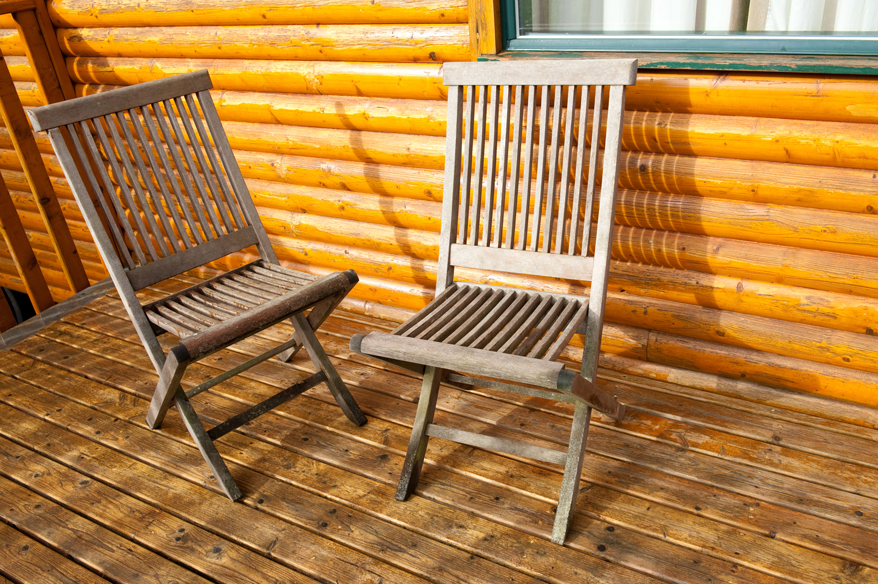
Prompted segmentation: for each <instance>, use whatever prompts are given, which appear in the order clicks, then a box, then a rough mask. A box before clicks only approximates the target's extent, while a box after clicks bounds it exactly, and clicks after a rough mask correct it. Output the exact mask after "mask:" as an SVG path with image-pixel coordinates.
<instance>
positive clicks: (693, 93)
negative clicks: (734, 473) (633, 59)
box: [0, 0, 878, 406]
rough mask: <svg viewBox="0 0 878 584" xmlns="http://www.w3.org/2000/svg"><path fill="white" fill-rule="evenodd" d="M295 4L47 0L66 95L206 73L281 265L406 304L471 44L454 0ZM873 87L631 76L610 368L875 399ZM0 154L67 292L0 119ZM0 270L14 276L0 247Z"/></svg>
mask: <svg viewBox="0 0 878 584" xmlns="http://www.w3.org/2000/svg"><path fill="white" fill-rule="evenodd" d="M291 4H292V3H287V2H282V1H279V0H261V1H259V2H242V1H240V0H209V1H208V0H203V1H201V2H198V3H192V2H190V1H188V0H166V1H163V2H149V3H146V2H139V1H135V0H113V1H110V0H55V1H54V2H51V3H50V5H49V9H50V14H51V18H52V21H53V23H54V25H55V26H56V27H57V30H58V38H59V42H60V44H61V48H62V50H63V51H64V52H65V54H66V55H68V58H67V64H68V69H69V72H70V75H71V77H72V79H73V81H74V83H75V84H76V91H77V93H79V94H87V93H92V92H95V91H103V90H107V89H110V88H112V87H115V86H119V85H130V84H133V83H137V82H140V81H146V80H149V79H155V78H158V77H163V76H168V75H173V74H177V73H183V72H186V71H190V70H195V69H200V68H208V69H209V70H210V72H211V74H212V76H213V80H214V84H215V91H214V96H215V99H216V102H217V106H218V109H219V113H220V116H221V117H222V118H223V120H224V123H225V125H226V129H227V132H228V134H229V138H230V140H231V142H232V145H233V147H234V148H235V149H236V150H237V152H236V155H237V157H238V160H239V162H240V163H241V165H242V168H243V172H244V175H245V176H246V177H247V180H248V182H249V186H250V189H251V191H252V194H253V196H254V199H255V201H256V204H257V206H258V207H259V209H260V212H261V214H262V216H263V220H264V222H265V224H266V227H267V229H268V231H269V233H270V235H271V236H272V238H273V242H274V245H275V247H276V250H277V252H278V255H279V257H280V258H281V260H282V261H283V262H285V263H286V264H287V265H290V266H291V267H294V268H299V269H304V270H307V271H311V272H325V271H329V270H335V269H342V268H348V267H353V268H355V269H356V270H357V272H358V273H359V274H360V277H361V284H360V285H359V286H358V287H357V288H356V289H355V291H354V292H353V294H352V296H353V297H354V298H355V300H354V302H353V303H352V304H350V305H349V307H351V308H354V309H357V310H361V311H363V312H366V313H369V314H376V315H380V316H385V317H391V318H399V319H401V318H404V316H405V315H406V313H407V311H411V310H416V309H418V308H420V307H421V306H423V305H424V304H425V303H426V302H427V301H428V300H429V299H430V298H431V297H432V291H433V287H434V283H435V261H436V258H437V255H438V231H439V217H440V207H441V198H442V169H443V165H444V160H443V156H444V132H445V116H446V111H445V101H444V100H445V90H444V88H443V86H442V83H441V65H442V63H443V62H446V61H456V60H469V59H470V58H471V52H470V47H469V42H470V41H469V38H470V37H469V25H468V19H469V11H468V8H467V4H466V2H465V1H462V0H461V1H457V2H455V1H454V0H436V1H434V0H313V1H312V2H308V3H297V4H296V6H297V8H293V7H292V6H291ZM0 25H2V26H3V27H4V29H3V30H0V51H2V53H3V54H4V55H7V56H9V57H8V59H7V61H8V63H9V65H10V70H11V72H12V74H13V77H14V78H15V80H16V82H17V87H18V91H19V95H20V96H21V99H22V101H23V102H24V103H25V105H26V106H27V105H36V104H38V103H39V102H40V96H39V93H38V91H37V89H36V87H35V85H34V83H33V75H32V72H31V71H30V68H29V67H28V65H27V61H26V59H25V58H24V48H23V46H22V45H21V43H20V41H19V39H18V34H17V32H16V31H15V30H14V25H13V23H12V21H11V19H8V20H2V21H0ZM876 94H878V81H875V80H873V79H872V78H869V77H863V78H855V77H827V76H824V77H821V76H795V75H785V74H784V75H781V74H776V75H770V74H755V73H753V74H749V73H730V74H725V73H724V74H712V73H694V72H693V73H690V72H657V71H648V70H643V71H642V72H641V74H640V76H639V78H638V85H637V86H636V87H634V88H632V89H631V90H629V92H628V99H627V103H626V110H627V113H626V125H625V133H624V143H623V149H624V152H623V170H622V177H621V188H622V191H621V194H620V203H619V208H618V211H617V219H616V221H617V229H616V234H615V244H614V250H613V254H614V258H615V261H614V263H613V267H612V280H611V283H610V288H611V292H610V296H609V300H608V309H607V310H608V312H607V314H608V319H609V321H610V322H609V323H608V325H607V326H606V328H605V334H606V338H605V340H604V343H603V351H604V355H603V357H602V365H604V366H605V367H608V368H611V369H617V370H623V371H631V372H635V373H640V374H649V375H652V376H655V377H658V378H663V379H674V380H676V381H681V380H682V378H681V377H680V376H681V375H682V373H681V372H684V373H685V372H686V371H695V372H705V373H708V374H716V375H718V376H721V377H722V378H731V379H734V380H737V381H736V382H735V383H738V384H739V385H740V384H742V383H743V384H746V383H749V382H755V383H758V384H763V385H767V386H770V387H774V388H781V389H791V390H795V391H804V392H811V393H816V394H821V395H827V396H831V397H835V398H840V399H845V400H850V401H855V402H859V403H863V404H869V405H873V406H878V337H876V331H878V245H876V244H878V178H876V171H878V132H876V123H878V105H876V104H878V102H876V101H875V98H874V96H875V95H876ZM38 141H39V145H40V148H41V151H42V153H43V158H44V161H45V163H46V165H47V167H48V169H49V173H50V175H51V176H52V177H53V178H54V180H55V183H56V190H57V193H58V196H59V197H60V199H61V203H62V206H63V209H64V212H65V215H66V217H67V219H68V221H69V223H70V227H71V231H72V233H73V236H74V238H75V239H76V241H77V245H78V247H79V249H80V254H81V257H82V259H83V261H84V265H85V267H86V270H87V272H88V275H89V277H90V279H91V280H92V281H95V280H99V279H101V278H103V277H104V276H105V273H104V271H103V268H102V266H101V263H100V260H99V258H98V256H97V252H96V250H95V248H94V246H93V245H92V243H91V240H90V237H89V234H88V232H87V230H86V228H85V225H84V223H83V222H82V218H81V216H80V214H79V212H78V210H77V209H76V206H75V204H74V203H73V200H72V195H71V193H70V191H69V189H68V188H67V187H66V185H65V183H64V180H63V178H62V174H61V170H60V168H59V166H58V164H57V162H56V160H55V158H54V156H53V154H52V151H51V148H50V146H49V144H48V141H47V140H46V139H45V137H44V136H39V137H38ZM0 169H2V173H3V178H4V179H5V180H6V182H7V184H8V186H9V188H10V190H11V191H12V195H13V198H14V200H15V203H16V205H17V206H18V210H19V213H20V215H21V217H22V219H23V222H24V224H25V226H26V227H27V228H28V229H30V232H29V236H30V238H31V241H32V244H33V246H34V248H35V251H36V252H37V257H38V260H39V261H40V264H41V266H42V267H43V269H44V272H45V273H46V278H47V281H48V282H49V284H50V286H51V289H52V291H53V293H54V295H55V296H56V298H57V299H60V298H63V297H64V296H65V295H67V294H69V292H68V291H67V290H66V288H65V286H64V281H63V275H62V274H61V272H60V268H59V267H58V264H57V260H56V258H55V257H54V255H53V253H52V251H51V246H50V245H49V243H48V241H46V236H45V234H44V233H43V232H41V231H40V229H41V227H40V225H41V224H40V223H39V221H38V219H39V217H38V215H36V206H35V203H34V200H33V196H32V195H31V194H30V193H29V192H28V190H27V183H26V181H25V180H24V176H23V174H22V173H21V168H20V164H19V163H18V160H17V158H16V156H15V153H14V152H13V151H12V149H11V143H10V140H9V138H8V134H6V133H5V130H4V129H2V128H0ZM246 259H248V258H245V257H239V258H234V259H233V262H235V263H240V262H242V261H244V260H246ZM459 273H460V275H461V276H463V277H465V278H470V279H476V280H479V279H481V278H482V277H483V275H481V274H478V273H472V272H466V271H461V272H459ZM518 282H519V283H522V284H525V285H536V286H540V287H544V288H545V289H548V290H558V291H583V290H587V286H584V285H582V284H581V283H577V282H568V281H530V282H528V281H521V280H518ZM0 285H3V286H8V287H10V288H13V289H21V288H20V282H19V281H18V279H17V274H16V272H15V268H14V266H13V265H12V263H11V260H10V259H9V256H8V254H7V253H6V251H5V250H0ZM575 349H576V348H575V347H574V348H573V349H572V350H570V351H568V354H569V356H570V357H572V358H575V353H576V350H575ZM691 375H692V376H691V377H690V379H689V381H690V382H691V383H714V382H711V381H705V380H704V379H702V380H700V381H699V379H700V378H699V377H698V375H699V374H698V373H693V374H691ZM684 376H685V375H684ZM705 379H706V378H705ZM711 379H719V378H718V377H717V378H711ZM732 391H733V389H732Z"/></svg>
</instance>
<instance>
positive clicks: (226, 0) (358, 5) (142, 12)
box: [50, 0, 467, 27]
mask: <svg viewBox="0 0 878 584" xmlns="http://www.w3.org/2000/svg"><path fill="white" fill-rule="evenodd" d="M50 7H51V8H50V10H51V15H52V20H53V22H55V24H56V25H57V26H59V27H108V26H119V27H122V26H152V25H153V24H154V23H155V22H156V21H157V20H161V22H163V23H164V24H165V25H166V26H205V25H209V26H220V25H222V26H243V25H261V24H272V25H275V24H370V23H373V24H403V23H412V24H429V23H457V22H466V21H467V11H466V2H463V1H461V0H452V1H448V0H442V1H437V0H415V1H412V0H380V1H377V2H372V1H371V0H309V1H308V2H302V3H299V4H297V5H296V6H295V7H293V6H290V4H289V3H288V2H286V1H284V0H264V1H262V2H254V3H252V4H247V5H246V6H242V5H241V3H240V2H238V1H237V0H212V1H211V2H203V3H200V4H199V6H198V7H196V8H193V7H192V6H191V5H190V4H188V3H186V2H184V1H177V2H163V3H162V4H161V5H156V6H146V5H143V4H141V3H138V2H136V1H132V2H117V3H114V4H112V5H106V6H100V8H98V9H97V10H95V9H94V8H93V7H94V4H93V3H92V2H91V1H90V0H56V1H53V2H51V3H50Z"/></svg>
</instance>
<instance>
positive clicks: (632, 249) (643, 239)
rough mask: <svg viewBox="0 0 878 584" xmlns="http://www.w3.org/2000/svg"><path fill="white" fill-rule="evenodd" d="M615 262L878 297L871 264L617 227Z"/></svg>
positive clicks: (877, 267)
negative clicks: (635, 263)
mask: <svg viewBox="0 0 878 584" xmlns="http://www.w3.org/2000/svg"><path fill="white" fill-rule="evenodd" d="M613 235H614V242H613V258H614V259H618V260H625V261H632V262H639V263H646V264H651V265H657V266H662V267H666V268H676V269H684V270H692V271H698V272H704V273H707V274H721V275H725V276H732V277H739V278H750V279H754V280H760V281H764V282H771V283H776V284H787V285H790V286H800V287H803V288H812V289H815V290H825V291H829V292H838V293H842V294H860V295H863V296H868V297H872V298H874V297H876V296H878V279H876V278H873V277H872V274H875V273H878V271H876V270H878V263H876V260H875V259H873V258H866V257H861V256H851V255H848V254H839V253H835V252H827V251H815V250H806V249H792V248H788V247H784V246H779V245H771V244H761V243H754V242H749V241H738V240H734V239H723V238H719V237H708V236H704V235H689V234H683V233H669V232H663V231H653V230H648V229H639V228H636V227H627V226H624V225H620V226H617V228H616V229H615V230H614V234H613Z"/></svg>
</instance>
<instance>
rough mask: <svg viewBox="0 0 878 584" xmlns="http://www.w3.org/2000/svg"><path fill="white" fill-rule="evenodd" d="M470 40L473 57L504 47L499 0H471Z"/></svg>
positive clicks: (497, 51)
mask: <svg viewBox="0 0 878 584" xmlns="http://www.w3.org/2000/svg"><path fill="white" fill-rule="evenodd" d="M468 5H469V42H470V52H471V54H472V57H473V59H477V58H479V57H480V56H482V55H496V54H497V53H499V52H500V51H501V50H502V49H503V34H502V31H501V25H500V2H499V0H469V2H468Z"/></svg>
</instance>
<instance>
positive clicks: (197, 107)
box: [28, 71, 366, 500]
mask: <svg viewBox="0 0 878 584" xmlns="http://www.w3.org/2000/svg"><path fill="white" fill-rule="evenodd" d="M210 88H211V82H210V76H209V75H208V73H207V71H198V72H195V73H188V74H185V75H180V76H177V77H172V78H168V79H163V80H159V81H152V82H149V83H143V84H140V85H135V86H132V87H127V88H123V89H117V90H114V91H110V92H106V93H99V94H95V95H91V96H88V97H82V98H78V99H74V100H70V101H66V102H61V103H58V104H54V105H48V106H45V107H40V108H36V109H32V110H30V111H29V112H28V114H29V115H30V118H31V121H32V122H33V126H34V129H35V130H48V132H49V138H50V140H51V142H52V146H53V148H54V149H55V152H56V153H57V154H58V158H59V160H60V162H61V166H62V168H63V169H64V174H65V175H66V176H67V180H68V182H69V183H70V187H71V189H72V190H73V194H74V196H75V197H76V201H77V203H78V204H79V206H80V209H81V210H82V213H83V216H84V217H85V221H86V223H87V224H88V227H89V229H90V230H91V233H92V235H93V236H94V239H95V243H96V244H97V246H98V249H99V250H100V253H101V257H102V258H103V260H104V264H105V265H106V267H107V270H108V271H109V272H110V277H111V278H112V279H113V282H114V284H115V285H116V289H117V290H118V292H119V295H120V296H121V298H122V302H123V303H124V305H125V308H126V309H127V311H128V314H129V316H130V318H131V320H132V322H133V323H134V326H135V328H136V329H137V334H138V335H139V336H140V340H141V341H142V342H143V345H144V347H145V348H146V351H147V353H148V354H149V357H150V359H152V362H153V365H154V366H155V368H156V371H157V372H158V373H159V381H158V385H157V386H156V390H155V393H154V395H153V398H152V403H151V404H150V407H149V411H148V414H147V423H148V424H149V426H150V427H151V428H158V427H159V425H161V423H162V420H163V419H164V416H165V413H166V412H167V410H168V408H169V407H170V405H171V403H172V402H174V403H176V406H177V409H178V410H179V412H180V415H181V416H182V418H183V421H184V422H185V424H186V427H187V428H188V429H189V433H190V434H191V435H192V438H193V439H194V440H195V443H196V445H197V446H198V448H199V450H201V453H202V455H203V456H204V459H205V460H206V461H207V464H208V466H209V467H210V469H211V470H212V471H213V473H214V476H215V477H216V478H217V480H218V481H219V483H220V486H221V487H222V489H223V492H225V493H226V495H228V496H229V498H231V499H232V500H237V499H239V498H240V497H241V491H240V490H239V489H238V486H237V484H236V483H235V481H234V479H233V478H232V476H231V474H230V473H229V470H228V468H227V467H226V465H225V463H224V462H223V460H222V458H220V455H219V452H218V451H217V449H216V446H215V445H214V443H213V441H214V440H217V439H218V438H220V437H221V436H223V435H225V434H226V433H228V432H230V431H232V430H234V429H235V428H237V427H239V426H241V425H242V424H245V423H247V422H248V421H251V420H253V419H254V418H256V417H257V416H259V415H261V414H263V413H265V412H267V411H270V410H271V409H273V408H275V407H277V406H279V405H280V404H282V403H284V402H286V401H288V400H289V399H292V398H293V397H295V396H297V395H299V394H301V393H302V392H304V391H306V390H307V389H309V388H311V387H314V386H315V385H317V384H319V383H326V385H327V386H328V387H329V389H330V391H331V392H332V394H333V396H334V397H335V399H336V401H337V402H338V405H339V406H340V407H341V409H342V411H344V413H345V415H346V416H347V417H348V418H349V419H350V420H351V421H352V422H353V423H355V424H357V425H358V426H359V425H362V424H364V423H365V422H366V418H365V416H364V415H363V413H362V412H361V411H360V408H359V407H358V406H357V403H356V402H355V401H354V399H353V397H352V396H351V394H350V393H349V392H348V389H347V387H346V386H345V384H344V382H343V381H342V380H341V377H339V375H338V373H337V372H336V370H335V368H334V367H333V365H332V363H331V362H330V361H329V358H328V357H327V355H326V352H325V351H324V350H323V348H322V347H321V345H320V343H319V341H318V340H317V337H316V336H315V334H314V331H315V330H316V329H317V328H318V327H319V326H320V325H321V324H322V323H323V321H324V320H325V319H326V318H327V316H329V314H330V313H331V312H332V311H333V310H334V309H335V307H336V306H338V303H339V302H341V300H342V299H343V298H344V297H345V295H346V294H347V293H348V292H349V291H350V290H351V289H352V288H353V287H354V285H355V284H356V283H357V275H356V274H355V273H354V272H353V270H348V271H346V272H339V273H335V274H331V275H328V276H325V277H323V278H318V277H315V276H311V275H309V274H304V273H301V272H295V271H292V270H289V269H285V268H283V267H281V266H280V265H278V260H277V257H276V256H275V254H274V250H273V249H272V247H271V243H270V242H269V240H268V235H267V234H266V232H265V228H264V227H263V225H262V222H261V220H260V218H259V214H258V213H257V211H256V207H255V206H254V205H253V201H252V199H251V197H250V192H249V191H248V190H247V186H246V184H245V183H244V178H243V176H242V175H241V171H240V169H239V168H238V165H237V163H236V162H235V158H234V155H233V153H232V149H231V147H230V146H229V141H228V139H227V138H226V135H225V132H224V131H223V128H222V124H221V123H220V120H219V116H218V115H217V112H216V109H215V107H214V104H213V101H212V100H211V97H210V93H209V92H208V89H210ZM96 205H97V206H96ZM98 208H99V209H100V211H98ZM254 245H255V246H256V249H257V251H258V253H259V256H260V258H261V259H259V260H257V261H255V262H252V263H250V264H247V265H245V266H242V267H240V268H237V269H234V270H231V271H229V272H228V273H225V274H223V275H221V276H217V277H215V278H211V279H209V280H206V281H204V282H202V283H200V284H197V285H195V286H192V287H190V288H187V289H185V290H183V291H181V292H177V293H176V294H172V295H170V296H168V297H166V298H162V299H161V300H157V301H155V302H151V303H149V304H147V305H145V306H141V305H140V302H139V301H138V299H137V296H136V295H135V292H136V291H137V290H141V289H143V288H146V287H147V286H151V285H153V284H155V283H157V282H160V281H162V280H165V279H166V278H170V277H171V276H174V275H177V274H180V273H182V272H184V271H186V270H190V269H193V268H195V267H198V266H201V265H203V264H206V263H208V262H211V261H214V260H217V259H219V258H222V257H224V256H226V255H228V254H230V253H232V252H235V251H238V250H242V249H245V248H248V247H250V246H254ZM285 320H289V321H290V322H292V324H293V326H294V327H295V333H294V335H293V337H292V338H290V339H289V340H288V341H286V342H284V343H282V344H280V345H279V346H277V347H275V348H273V349H271V350H269V351H266V352H265V353H263V354H262V355H260V356H258V357H254V358H252V359H250V360H248V361H246V362H245V363H242V364H240V365H239V366H237V367H234V368H233V369H230V370H229V371H226V372H224V373H222V374H220V375H218V376H216V377H215V378H213V379H211V380H209V381H206V382H204V383H201V384H200V385H198V386H196V387H194V388H192V389H190V390H189V391H184V390H183V388H182V386H181V379H182V377H183V374H184V372H185V370H186V367H187V366H188V365H189V364H190V363H194V362H196V361H198V360H199V359H202V358H204V357H206V356H208V355H210V354H212V353H214V352H216V351H218V350H220V349H222V348H224V347H227V346H229V345H231V344H233V343H236V342H238V341H240V340H242V339H245V338H247V337H249V336H251V335H253V334H255V333H257V332H259V331H261V330H263V329H265V328H267V327H270V326H272V325H274V324H277V323H279V322H281V321H285ZM165 332H169V333H171V334H173V335H176V336H178V337H179V338H180V341H179V344H178V345H177V346H176V347H174V348H173V349H171V350H170V351H169V352H168V354H167V356H166V355H165V353H164V351H163V350H162V348H161V345H160V344H159V341H158V339H157V338H156V336H157V335H161V334H162V333H165ZM302 347H304V348H305V350H306V352H307V353H308V355H309V356H310V357H311V361H312V362H313V363H314V366H315V367H316V368H317V373H315V374H314V375H311V376H310V377H308V378H307V379H305V380H303V381H300V382H298V383H295V384H293V385H292V386H290V387H288V388H286V389H284V390H283V391H281V392H280V393H278V394H277V395H275V396H273V397H271V398H269V399H267V400H265V401H263V402H262V403H260V404H258V405H256V406H254V407H252V408H250V409H249V410H247V411H245V412H243V413H241V414H238V415H236V416H234V417H232V418H230V419H228V420H226V421H225V422H223V423H220V424H218V425H216V426H214V427H213V428H211V429H210V430H206V429H205V427H204V425H203V424H202V422H201V421H200V420H199V418H198V416H197V415H196V414H195V411H194V409H193V407H192V404H191V402H190V398H192V397H193V396H195V395H197V394H199V393H201V392H203V391H205V390H207V389H210V388H211V387H213V386H214V385H216V384H218V383H220V382H222V381H224V380H226V379H228V378H230V377H232V376H233V375H236V374H238V373H240V372H242V371H244V370H246V369H248V368H250V367H252V366H254V365H256V364H258V363H261V362H262V361H265V360H266V359H269V358H271V357H273V356H275V355H276V356H278V357H279V358H280V359H281V360H282V361H288V360H290V359H292V357H293V355H295V353H296V352H297V351H298V350H299V349H300V348H302Z"/></svg>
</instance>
